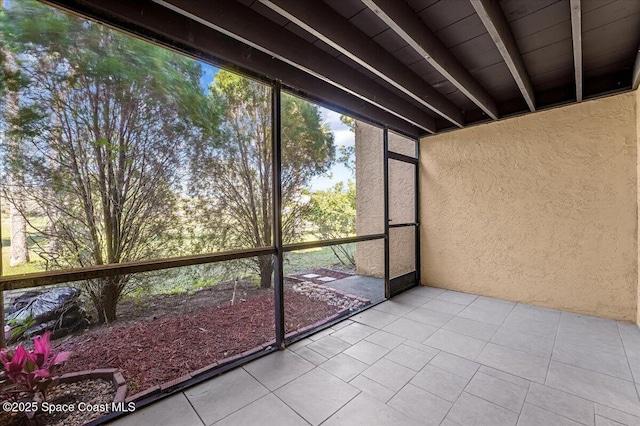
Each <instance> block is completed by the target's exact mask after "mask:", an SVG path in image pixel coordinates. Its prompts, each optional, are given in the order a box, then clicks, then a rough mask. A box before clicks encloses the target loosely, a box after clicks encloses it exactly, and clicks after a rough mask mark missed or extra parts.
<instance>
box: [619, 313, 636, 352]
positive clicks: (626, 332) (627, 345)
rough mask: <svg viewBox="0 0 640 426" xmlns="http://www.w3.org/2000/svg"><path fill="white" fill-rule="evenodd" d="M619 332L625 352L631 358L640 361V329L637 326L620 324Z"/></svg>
mask: <svg viewBox="0 0 640 426" xmlns="http://www.w3.org/2000/svg"><path fill="white" fill-rule="evenodd" d="M618 331H619V332H620V337H622V344H623V345H624V350H625V353H626V355H627V356H628V357H629V358H634V359H640V329H639V328H638V326H637V325H636V324H633V323H629V322H619V323H618Z"/></svg>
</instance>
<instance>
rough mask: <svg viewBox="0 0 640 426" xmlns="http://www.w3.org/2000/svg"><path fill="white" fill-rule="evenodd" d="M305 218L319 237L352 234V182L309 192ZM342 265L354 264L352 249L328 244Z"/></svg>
mask: <svg viewBox="0 0 640 426" xmlns="http://www.w3.org/2000/svg"><path fill="white" fill-rule="evenodd" d="M309 212H310V214H309V221H310V222H311V223H313V224H314V225H315V226H316V228H317V231H316V232H317V233H318V236H319V237H320V238H322V239H325V240H328V239H337V238H344V237H350V236H352V235H355V233H356V184H355V183H354V182H353V181H351V180H349V181H347V183H346V185H345V184H344V182H338V183H337V184H335V185H334V186H333V188H330V189H328V190H326V191H316V192H314V193H312V194H311V200H310V202H309ZM330 247H331V250H332V251H333V254H335V256H336V257H337V258H338V260H339V261H340V263H341V264H343V265H344V266H355V264H356V261H355V257H354V254H353V250H352V249H351V248H350V247H349V246H345V245H337V246H330Z"/></svg>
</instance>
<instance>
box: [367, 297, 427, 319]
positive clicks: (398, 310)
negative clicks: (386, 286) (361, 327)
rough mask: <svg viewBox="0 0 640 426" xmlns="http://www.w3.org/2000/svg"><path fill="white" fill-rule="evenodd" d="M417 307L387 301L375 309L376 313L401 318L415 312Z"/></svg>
mask: <svg viewBox="0 0 640 426" xmlns="http://www.w3.org/2000/svg"><path fill="white" fill-rule="evenodd" d="M415 308H416V306H413V305H408V304H406V303H402V302H398V301H396V300H387V301H386V302H382V303H379V304H377V305H376V306H374V307H373V309H375V310H376V311H382V312H386V313H388V314H391V315H397V316H399V317H401V316H403V315H405V314H408V313H409V312H411V311H413V310H414V309H415Z"/></svg>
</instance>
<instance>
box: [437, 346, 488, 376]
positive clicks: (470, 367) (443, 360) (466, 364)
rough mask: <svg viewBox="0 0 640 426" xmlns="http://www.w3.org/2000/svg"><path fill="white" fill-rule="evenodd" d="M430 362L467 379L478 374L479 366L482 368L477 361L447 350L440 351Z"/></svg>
mask: <svg viewBox="0 0 640 426" xmlns="http://www.w3.org/2000/svg"><path fill="white" fill-rule="evenodd" d="M429 364H430V365H433V366H434V367H438V368H441V369H443V370H446V371H448V372H450V373H453V374H456V375H458V376H460V377H464V378H465V379H470V378H472V377H473V375H474V374H476V371H478V368H480V364H478V363H477V362H473V361H469V360H468V359H464V358H461V357H459V356H456V355H452V354H450V353H447V352H440V353H439V354H438V355H436V356H435V357H434V358H433V359H432V360H431V361H429Z"/></svg>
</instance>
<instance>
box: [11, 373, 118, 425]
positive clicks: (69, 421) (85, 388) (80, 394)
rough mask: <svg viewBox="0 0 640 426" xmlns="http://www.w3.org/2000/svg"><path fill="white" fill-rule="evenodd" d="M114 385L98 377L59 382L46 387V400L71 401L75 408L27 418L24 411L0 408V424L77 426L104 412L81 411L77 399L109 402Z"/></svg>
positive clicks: (102, 402) (101, 402)
mask: <svg viewBox="0 0 640 426" xmlns="http://www.w3.org/2000/svg"><path fill="white" fill-rule="evenodd" d="M115 392H116V390H115V386H114V385H113V384H112V383H110V382H108V381H106V380H101V379H89V380H82V381H79V382H75V383H63V384H59V385H57V386H55V387H52V388H50V389H49V392H47V403H49V404H73V406H74V407H75V408H76V409H75V410H73V411H70V412H64V411H62V412H53V413H44V412H40V413H38V414H36V416H35V417H34V419H33V420H32V421H29V420H28V419H27V417H26V415H25V414H24V413H7V412H4V411H0V424H1V425H3V426H25V425H33V426H81V425H84V424H86V423H89V422H90V421H92V420H95V419H97V418H98V417H100V416H102V415H104V414H106V413H107V412H106V411H89V410H85V411H81V410H79V409H78V408H79V407H78V405H77V404H78V403H79V402H84V403H86V404H88V405H91V406H93V405H94V404H110V403H111V402H112V401H113V398H114V395H115Z"/></svg>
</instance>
